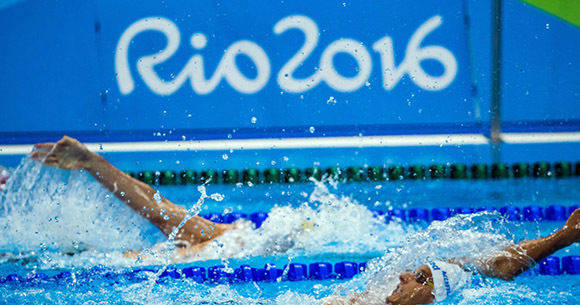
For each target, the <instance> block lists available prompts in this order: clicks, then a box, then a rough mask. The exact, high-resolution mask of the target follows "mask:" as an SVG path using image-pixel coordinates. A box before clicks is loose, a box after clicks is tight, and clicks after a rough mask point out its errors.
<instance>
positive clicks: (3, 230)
mask: <svg viewBox="0 0 580 305" xmlns="http://www.w3.org/2000/svg"><path fill="white" fill-rule="evenodd" d="M0 207H1V209H2V210H1V212H0V234H1V235H2V238H1V239H0V251H2V252H6V251H13V252H25V251H39V250H59V251H64V252H67V251H71V252H75V251H77V250H79V248H84V249H86V248H89V249H90V248H95V249H99V250H115V249H131V248H143V247H146V246H149V245H150V244H151V242H150V241H151V240H156V239H158V238H160V237H161V235H160V233H159V232H157V230H156V229H154V227H153V226H152V225H150V224H149V222H147V221H146V220H145V219H143V218H142V217H140V216H138V215H137V214H136V213H134V212H133V211H132V210H131V209H130V208H129V207H127V206H126V205H125V204H123V203H121V202H120V201H119V200H118V199H117V198H115V197H114V196H112V195H111V194H110V193H109V191H107V190H106V189H104V188H103V187H102V186H101V185H100V184H99V183H98V182H96V181H95V180H94V179H92V177H90V176H89V175H88V174H86V173H83V172H80V171H63V170H59V169H55V168H47V167H44V166H42V165H41V164H39V163H37V162H35V161H33V160H31V159H29V158H24V159H23V160H22V162H21V164H20V166H18V168H17V169H16V170H14V172H13V173H12V175H11V178H10V180H8V183H7V185H6V190H5V191H4V192H2V193H0Z"/></svg>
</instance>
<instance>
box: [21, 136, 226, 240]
mask: <svg viewBox="0 0 580 305" xmlns="http://www.w3.org/2000/svg"><path fill="white" fill-rule="evenodd" d="M34 147H35V151H33V152H31V153H30V156H31V157H32V158H33V159H35V160H38V161H40V162H42V163H43V164H45V165H48V166H53V167H58V168H61V169H67V170H85V171H87V172H89V173H90V174H91V175H92V176H93V177H94V178H95V179H97V181H99V182H100V183H101V184H102V185H103V186H105V187H106V188H107V189H109V190H110V191H111V192H112V193H113V194H114V195H115V196H117V197H118V198H119V199H121V200H122V201H124V202H125V203H126V204H127V205H128V206H129V207H131V208H132V209H133V210H135V211H136V212H137V213H139V214H140V215H141V216H143V217H145V218H146V219H147V220H149V221H150V222H151V223H153V224H154V225H155V226H157V227H158V228H159V229H160V230H161V231H162V232H163V233H164V234H165V235H169V234H171V232H172V231H173V229H174V228H175V227H177V226H178V225H179V224H180V223H181V221H182V220H183V218H184V217H185V214H186V212H187V211H186V210H185V209H184V208H182V207H180V206H177V205H175V204H173V203H172V202H171V201H169V200H167V199H165V198H164V197H163V196H160V195H155V194H156V193H157V192H156V191H155V190H154V189H153V188H152V187H150V186H149V185H147V184H145V183H143V182H141V181H139V180H137V179H134V178H131V177H130V176H129V175H127V174H125V173H123V172H122V171H120V170H119V169H117V168H116V167H114V166H113V165H112V164H111V163H109V162H108V161H107V160H105V159H104V158H103V157H101V156H100V155H98V154H96V153H93V152H91V151H89V150H88V149H87V148H86V147H85V146H84V145H83V144H81V143H80V142H79V141H77V140H75V139H73V138H70V137H67V136H65V137H63V138H62V139H61V140H60V141H58V142H57V143H40V144H36V145H34ZM154 195H155V196H154ZM155 197H157V199H156V198H155ZM166 215H167V216H169V219H167V220H166V219H164V217H165V216H166ZM228 228H230V226H227V225H222V224H215V223H213V222H211V221H209V220H207V219H204V218H202V217H198V216H195V217H193V218H192V219H190V220H189V221H188V222H187V223H186V224H185V225H184V226H183V227H182V228H181V229H180V230H179V232H178V234H177V236H176V240H184V241H187V242H189V243H190V244H192V245H196V244H200V243H204V242H207V241H209V240H211V239H213V238H215V237H217V236H219V235H221V234H222V233H223V232H224V231H225V230H227V229H228Z"/></svg>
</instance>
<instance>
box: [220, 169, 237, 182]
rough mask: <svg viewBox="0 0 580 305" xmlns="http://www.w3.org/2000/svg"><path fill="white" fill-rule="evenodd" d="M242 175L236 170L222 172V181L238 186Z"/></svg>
mask: <svg viewBox="0 0 580 305" xmlns="http://www.w3.org/2000/svg"><path fill="white" fill-rule="evenodd" d="M239 178H240V173H239V172H238V171H237V170H235V169H226V170H224V171H222V181H223V183H224V184H236V183H238V182H239V181H240V179H239Z"/></svg>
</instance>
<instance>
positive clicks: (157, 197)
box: [153, 192, 162, 203]
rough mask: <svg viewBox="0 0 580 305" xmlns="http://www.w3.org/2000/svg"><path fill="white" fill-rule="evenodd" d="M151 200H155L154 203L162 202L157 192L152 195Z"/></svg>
mask: <svg viewBox="0 0 580 305" xmlns="http://www.w3.org/2000/svg"><path fill="white" fill-rule="evenodd" d="M153 199H155V202H157V203H161V201H162V199H161V194H159V192H157V193H155V194H153Z"/></svg>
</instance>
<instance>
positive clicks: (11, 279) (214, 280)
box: [0, 255, 580, 285]
mask: <svg viewBox="0 0 580 305" xmlns="http://www.w3.org/2000/svg"><path fill="white" fill-rule="evenodd" d="M158 270H159V269H157V270H156V269H151V268H142V269H134V270H130V271H126V270H125V271H115V270H114V269H112V268H106V267H94V268H91V269H89V270H84V271H80V272H74V273H73V272H70V271H64V272H61V273H58V274H56V275H52V276H49V275H47V274H45V273H41V272H31V273H29V274H26V275H19V274H9V275H7V276H4V277H0V283H2V284H13V285H19V284H22V285H37V284H50V283H53V284H63V283H71V282H75V283H78V284H81V283H84V282H90V281H94V280H98V279H106V280H114V281H119V280H126V281H133V282H139V281H145V280H148V279H152V278H153V275H154V274H155V273H157V272H158ZM365 270H366V262H361V263H356V262H348V261H345V262H339V263H335V264H331V263H328V262H315V263H311V264H309V265H306V264H301V263H291V264H288V265H285V266H284V267H283V268H277V267H276V266H275V265H274V264H266V265H265V266H264V267H259V268H255V267H251V266H249V265H241V266H240V267H238V268H235V269H232V268H228V267H226V266H225V265H217V266H212V267H209V268H207V269H206V268H204V267H197V266H192V267H185V268H176V267H168V268H165V270H164V271H163V272H161V274H160V276H159V277H158V278H157V280H158V281H166V280H171V279H173V280H181V279H188V280H192V281H195V282H197V283H206V284H234V283H245V282H278V281H307V280H311V281H322V280H347V279H351V278H353V277H355V276H356V275H357V274H359V273H361V272H364V271H365ZM534 273H535V274H537V275H551V276H555V275H564V274H565V275H578V274H580V255H571V256H565V257H562V258H559V257H556V256H549V257H547V258H545V259H544V260H542V261H540V262H539V263H538V264H537V266H536V267H535V268H533V270H528V271H527V272H525V273H524V275H533V274H534Z"/></svg>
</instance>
